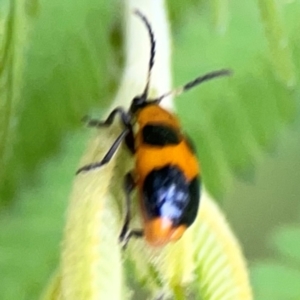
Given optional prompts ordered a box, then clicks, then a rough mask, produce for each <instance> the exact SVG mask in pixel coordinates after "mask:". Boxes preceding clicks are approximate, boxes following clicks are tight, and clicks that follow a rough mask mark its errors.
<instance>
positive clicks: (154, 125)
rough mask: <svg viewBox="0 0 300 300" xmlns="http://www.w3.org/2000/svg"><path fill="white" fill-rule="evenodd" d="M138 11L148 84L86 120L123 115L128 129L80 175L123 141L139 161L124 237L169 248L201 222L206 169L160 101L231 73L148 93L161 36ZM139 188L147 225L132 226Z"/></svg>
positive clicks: (128, 186)
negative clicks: (145, 38)
mask: <svg viewBox="0 0 300 300" xmlns="http://www.w3.org/2000/svg"><path fill="white" fill-rule="evenodd" d="M135 14H136V15H137V16H138V17H139V18H140V19H141V21H142V22H143V23H144V25H145V26H146V29H147V32H148V35H149V38H150V45H151V46H150V59H149V65H148V73H147V82H146V85H145V88H144V91H143V93H142V94H141V95H138V96H136V97H135V98H134V99H133V100H132V102H131V105H130V107H129V109H128V110H127V111H126V110H125V109H124V108H123V107H117V108H115V109H114V110H113V111H112V112H111V113H110V114H109V115H108V117H107V119H106V120H104V121H99V120H96V119H88V120H86V122H87V125H88V126H89V127H97V128H100V127H105V126H110V125H111V124H112V123H113V121H114V119H115V117H116V116H117V115H119V116H120V119H121V123H122V127H124V129H123V130H122V132H121V133H120V135H119V136H118V137H117V138H116V140H115V141H114V143H113V144H112V146H111V147H110V149H109V150H108V152H107V153H106V155H105V156H104V157H103V159H102V160H101V161H100V162H95V163H91V164H89V165H85V166H83V167H81V168H80V169H79V170H78V171H77V173H76V174H80V173H83V172H87V171H91V170H95V169H97V168H99V167H101V166H103V165H105V164H107V163H108V162H109V161H110V160H111V158H112V157H113V156H114V154H115V153H116V151H117V149H118V148H119V146H120V145H121V143H122V142H125V144H126V145H127V148H128V149H129V151H130V152H131V153H132V155H133V156H134V159H135V167H134V170H132V171H131V172H129V173H127V174H126V175H125V178H124V192H125V196H126V207H125V210H126V212H125V220H124V224H123V227H122V230H121V233H120V236H119V239H120V242H122V243H123V244H124V246H125V245H126V244H127V242H128V241H129V239H130V238H131V237H133V236H134V237H142V236H143V237H144V238H145V240H146V241H147V242H148V243H149V244H150V245H151V246H164V245H166V244H167V243H169V242H171V241H176V240H178V239H179V238H180V237H181V236H182V235H183V233H184V232H185V230H186V229H187V228H188V227H189V226H190V225H192V223H193V222H194V221H195V219H196V216H197V213H198V207H199V202H200V192H201V172H200V168H199V164H198V160H197V158H196V154H195V150H194V147H193V145H192V142H191V140H190V139H189V138H188V137H187V136H186V135H185V134H184V133H183V131H182V129H181V126H180V123H179V120H178V119H177V117H176V116H175V115H174V114H172V113H170V112H169V111H167V110H165V109H164V108H162V107H161V106H160V105H159V104H160V102H161V101H162V100H163V99H164V98H165V97H167V96H170V95H173V96H178V95H180V94H181V93H183V92H185V91H187V90H189V89H191V88H193V87H195V86H196V85H199V84H201V83H202V82H204V81H208V80H211V79H213V78H216V77H220V76H228V75H230V74H231V71H230V70H228V69H221V70H218V71H213V72H210V73H207V74H205V75H203V76H199V77H197V78H195V79H194V80H192V81H190V82H188V83H187V84H185V85H183V86H182V87H179V88H176V89H174V90H172V91H169V92H167V93H165V94H163V95H161V96H159V97H157V98H154V99H150V98H149V97H148V92H149V85H150V78H151V71H152V68H153V65H154V58H155V39H154V33H153V31H152V28H151V25H150V23H149V21H148V19H147V18H146V17H145V16H144V15H143V14H142V13H141V12H140V11H138V10H136V11H135ZM134 188H137V190H138V196H139V203H140V211H141V215H142V220H143V229H141V230H132V229H130V228H129V224H130V219H131V210H130V206H131V199H130V194H131V192H132V191H133V190H134Z"/></svg>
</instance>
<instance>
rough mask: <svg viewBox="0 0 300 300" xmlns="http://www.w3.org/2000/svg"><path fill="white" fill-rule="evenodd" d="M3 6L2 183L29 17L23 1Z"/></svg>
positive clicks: (0, 82) (0, 65) (0, 88)
mask: <svg viewBox="0 0 300 300" xmlns="http://www.w3.org/2000/svg"><path fill="white" fill-rule="evenodd" d="M1 5H2V7H3V8H4V10H3V11H2V13H1V16H0V17H1V29H0V30H1V40H0V182H1V183H3V182H5V181H6V180H5V179H6V178H7V177H6V176H7V175H6V172H7V169H8V162H9V160H10V159H11V158H12V155H13V153H14V144H15V135H16V123H17V122H18V118H17V113H18V109H19V105H20V104H19V102H20V99H21V97H20V96H21V88H22V86H23V85H22V83H23V80H22V79H23V65H24V52H25V47H26V46H27V43H26V42H27V39H26V38H27V34H28V28H29V20H28V18H27V16H26V12H25V10H24V1H14V0H12V1H9V2H8V3H6V5H7V7H5V6H6V5H5V4H4V3H2V4H1ZM0 190H1V187H0ZM1 200H2V201H3V199H1Z"/></svg>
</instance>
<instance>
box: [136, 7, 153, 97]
mask: <svg viewBox="0 0 300 300" xmlns="http://www.w3.org/2000/svg"><path fill="white" fill-rule="evenodd" d="M134 13H135V14H136V15H137V16H138V17H140V18H141V20H142V21H143V22H144V24H145V25H146V28H147V30H148V34H149V37H150V59H149V66H148V74H147V83H146V86H145V89H144V92H143V94H142V98H143V99H145V101H146V100H147V97H148V92H149V85H150V77H151V70H152V68H153V65H154V57H155V39H154V33H153V31H152V28H151V25H150V23H149V21H148V19H147V18H146V16H145V15H143V14H142V13H141V12H140V11H139V10H135V11H134Z"/></svg>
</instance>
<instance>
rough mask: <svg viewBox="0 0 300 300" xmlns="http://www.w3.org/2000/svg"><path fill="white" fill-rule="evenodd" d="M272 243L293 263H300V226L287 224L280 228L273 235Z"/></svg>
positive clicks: (283, 257)
mask: <svg viewBox="0 0 300 300" xmlns="http://www.w3.org/2000/svg"><path fill="white" fill-rule="evenodd" d="M271 244H272V245H273V247H274V249H276V250H277V251H278V252H279V255H280V257H281V258H282V259H284V260H286V261H287V262H290V263H291V265H294V264H295V263H298V264H299V263H300V251H299V249H300V227H296V226H292V225H290V226H288V225H286V226H283V227H280V228H278V229H277V230H276V231H275V232H274V233H273V236H272V237H271Z"/></svg>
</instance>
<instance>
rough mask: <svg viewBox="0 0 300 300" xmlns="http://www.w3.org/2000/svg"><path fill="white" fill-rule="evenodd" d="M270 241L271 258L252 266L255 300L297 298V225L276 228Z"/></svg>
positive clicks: (299, 290)
mask: <svg viewBox="0 0 300 300" xmlns="http://www.w3.org/2000/svg"><path fill="white" fill-rule="evenodd" d="M270 240H271V246H272V248H273V249H274V252H275V253H274V255H273V256H274V258H273V259H269V260H265V261H260V262H257V263H255V264H253V266H252V268H251V271H252V278H253V279H252V281H253V285H254V288H255V290H256V297H255V299H258V300H260V299H261V300H263V299H274V300H276V299H278V300H279V299H299V298H300V287H299V281H300V271H299V262H300V253H299V249H300V227H299V226H296V225H294V226H293V225H289V226H283V227H280V228H277V230H275V231H274V234H273V235H272V236H271V239H270Z"/></svg>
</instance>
